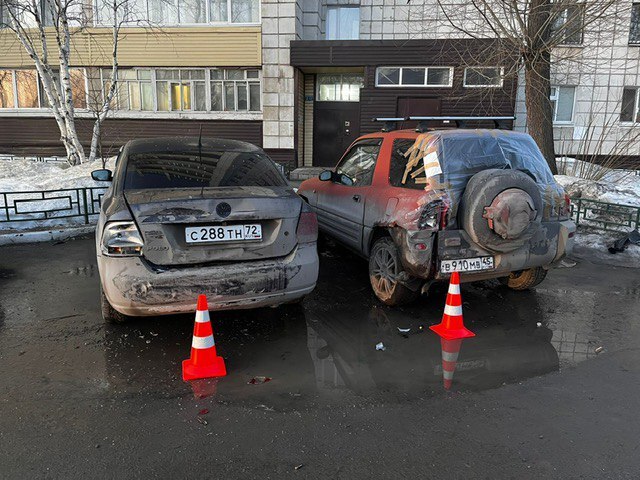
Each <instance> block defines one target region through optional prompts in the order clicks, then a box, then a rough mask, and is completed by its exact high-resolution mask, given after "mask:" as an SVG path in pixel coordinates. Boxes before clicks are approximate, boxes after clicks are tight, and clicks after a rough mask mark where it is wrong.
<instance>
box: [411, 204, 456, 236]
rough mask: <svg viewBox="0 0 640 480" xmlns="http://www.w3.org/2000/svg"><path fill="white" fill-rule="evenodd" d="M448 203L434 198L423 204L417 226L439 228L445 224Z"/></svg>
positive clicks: (421, 228) (420, 227)
mask: <svg viewBox="0 0 640 480" xmlns="http://www.w3.org/2000/svg"><path fill="white" fill-rule="evenodd" d="M448 211H449V207H448V205H447V204H446V203H445V202H443V201H442V200H434V201H432V202H429V203H427V204H426V205H425V207H424V208H423V209H422V213H421V214H420V218H419V219H418V228H419V229H420V230H424V229H426V228H440V229H443V228H444V227H446V226H447V213H448Z"/></svg>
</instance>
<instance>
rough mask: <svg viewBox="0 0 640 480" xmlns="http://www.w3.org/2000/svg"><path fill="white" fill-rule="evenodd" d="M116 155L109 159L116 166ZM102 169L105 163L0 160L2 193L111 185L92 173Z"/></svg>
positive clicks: (109, 162)
mask: <svg viewBox="0 0 640 480" xmlns="http://www.w3.org/2000/svg"><path fill="white" fill-rule="evenodd" d="M115 163H116V159H115V157H113V158H110V159H108V160H107V162H106V167H105V168H108V169H109V170H112V171H113V169H114V167H115ZM99 168H102V162H92V163H83V164H82V165H76V166H73V167H71V166H69V165H68V164H66V163H59V162H34V161H32V160H24V159H20V160H4V159H1V160H0V193H2V192H31V191H34V190H58V189H61V188H81V187H108V186H109V185H110V182H96V181H95V180H93V179H92V178H91V172H92V171H93V170H97V169H99Z"/></svg>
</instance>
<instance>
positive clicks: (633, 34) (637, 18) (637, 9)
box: [629, 3, 640, 45]
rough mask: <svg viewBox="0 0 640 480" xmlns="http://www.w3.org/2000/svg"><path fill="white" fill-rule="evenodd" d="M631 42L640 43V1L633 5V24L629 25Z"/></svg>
mask: <svg viewBox="0 0 640 480" xmlns="http://www.w3.org/2000/svg"><path fill="white" fill-rule="evenodd" d="M629 43H631V44H634V45H638V44H640V3H634V4H633V5H631V25H630V27H629Z"/></svg>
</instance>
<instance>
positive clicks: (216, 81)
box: [210, 69, 260, 112]
mask: <svg viewBox="0 0 640 480" xmlns="http://www.w3.org/2000/svg"><path fill="white" fill-rule="evenodd" d="M210 73H211V110H212V111H222V110H224V111H227V112H234V111H236V112H240V111H259V110H260V78H259V74H260V72H259V71H258V70H237V69H233V70H231V69H226V70H222V69H216V70H211V72H210Z"/></svg>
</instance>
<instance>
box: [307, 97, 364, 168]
mask: <svg viewBox="0 0 640 480" xmlns="http://www.w3.org/2000/svg"><path fill="white" fill-rule="evenodd" d="M359 136H360V103H359V102H315V107H314V115H313V165H314V166H317V167H331V168H333V167H335V166H336V164H337V163H338V160H340V157H342V155H343V154H344V151H345V150H346V149H347V148H348V147H349V145H351V144H352V143H353V142H354V141H355V139H356V138H358V137H359Z"/></svg>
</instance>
